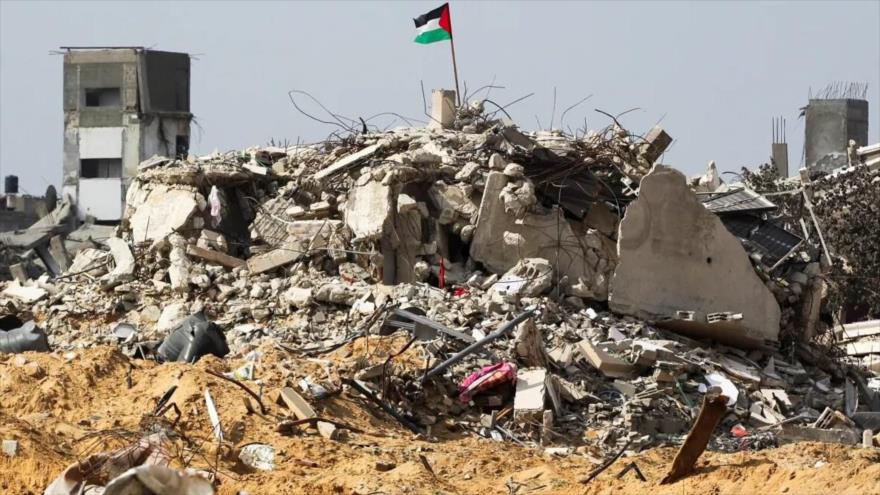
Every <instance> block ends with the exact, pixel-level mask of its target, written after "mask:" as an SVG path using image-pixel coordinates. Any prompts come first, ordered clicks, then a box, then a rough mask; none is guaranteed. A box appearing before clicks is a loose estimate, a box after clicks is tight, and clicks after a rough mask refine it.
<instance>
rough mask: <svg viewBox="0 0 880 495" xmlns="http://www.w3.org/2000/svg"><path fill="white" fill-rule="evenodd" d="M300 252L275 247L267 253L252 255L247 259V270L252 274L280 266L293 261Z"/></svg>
mask: <svg viewBox="0 0 880 495" xmlns="http://www.w3.org/2000/svg"><path fill="white" fill-rule="evenodd" d="M299 256H300V253H299V252H297V251H291V250H289V249H276V250H274V251H269V252H268V253H264V254H260V255H257V256H254V257H252V258H250V259H248V260H247V267H248V271H249V272H251V273H252V274H259V273H264V272H268V271H271V270H274V269H276V268H281V267H282V266H284V265H287V264H290V263H293V262H294V261H296V259H297V258H299Z"/></svg>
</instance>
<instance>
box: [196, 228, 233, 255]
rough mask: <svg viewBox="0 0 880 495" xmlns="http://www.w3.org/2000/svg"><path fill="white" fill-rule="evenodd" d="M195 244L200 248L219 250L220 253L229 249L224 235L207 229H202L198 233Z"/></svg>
mask: <svg viewBox="0 0 880 495" xmlns="http://www.w3.org/2000/svg"><path fill="white" fill-rule="evenodd" d="M196 246H198V247H200V248H202V249H213V250H215V251H220V252H221V253H226V252H228V251H229V244H228V243H227V242H226V236H224V235H223V234H221V233H219V232H214V231H213V230H208V229H202V232H201V233H200V234H199V240H198V241H197V242H196Z"/></svg>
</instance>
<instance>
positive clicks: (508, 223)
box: [470, 172, 614, 301]
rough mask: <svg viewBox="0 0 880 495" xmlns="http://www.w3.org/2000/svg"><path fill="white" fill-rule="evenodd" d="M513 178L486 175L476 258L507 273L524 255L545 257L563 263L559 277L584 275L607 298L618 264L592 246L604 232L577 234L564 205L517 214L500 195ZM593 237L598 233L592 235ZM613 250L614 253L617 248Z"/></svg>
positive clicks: (598, 295) (574, 279)
mask: <svg viewBox="0 0 880 495" xmlns="http://www.w3.org/2000/svg"><path fill="white" fill-rule="evenodd" d="M508 180H509V178H508V177H507V176H506V175H504V174H503V173H501V172H491V173H489V175H488V177H487V179H486V186H485V188H484V191H483V198H482V200H481V202H480V208H479V213H478V216H477V223H476V227H475V229H474V234H473V239H472V240H471V247H470V254H471V257H472V258H473V259H474V260H476V261H479V262H481V263H483V265H484V266H485V267H486V268H488V269H489V270H491V271H492V272H494V273H504V272H506V271H507V270H509V269H511V268H513V266H514V265H516V264H517V262H518V261H519V260H521V259H523V258H544V259H546V260H548V261H549V262H550V263H551V264H553V265H554V266H559V269H560V273H559V274H557V275H558V276H559V277H560V279H562V278H564V277H567V280H568V281H570V283H571V284H574V283H575V282H577V281H578V280H579V279H580V280H583V281H585V282H587V283H589V284H590V287H589V291H590V293H591V294H593V298H594V299H596V300H600V301H602V300H605V297H606V293H607V283H608V281H609V280H610V276H611V270H613V267H614V265H613V262H612V263H608V262H607V261H606V262H605V263H604V264H603V263H602V260H601V257H600V256H599V255H598V254H597V251H596V250H595V249H594V248H592V247H590V245H589V244H591V243H592V244H593V245H596V246H599V247H600V248H601V246H602V241H600V240H599V239H598V236H601V234H598V233H596V232H594V233H590V232H583V233H575V230H574V228H573V226H572V224H571V223H570V222H569V220H568V219H566V218H565V216H564V214H563V212H562V210H559V209H556V210H553V211H551V212H550V213H548V214H534V213H526V214H525V216H524V217H523V218H521V219H517V218H516V217H515V216H513V215H511V214H509V213H508V212H507V211H506V210H505V204H504V201H503V200H502V199H501V192H502V191H503V190H504V188H505V186H506V185H507V183H508ZM592 237H597V238H596V239H594V240H590V239H591V238H592ZM594 241H595V242H594ZM559 246H565V249H559ZM609 255H610V256H612V257H613V256H614V253H613V251H612V252H610V253H609ZM603 256H605V254H603ZM564 289H567V287H564Z"/></svg>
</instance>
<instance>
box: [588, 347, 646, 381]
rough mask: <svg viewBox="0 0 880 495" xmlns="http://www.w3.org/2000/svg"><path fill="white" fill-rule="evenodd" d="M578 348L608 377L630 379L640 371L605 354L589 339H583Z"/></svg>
mask: <svg viewBox="0 0 880 495" xmlns="http://www.w3.org/2000/svg"><path fill="white" fill-rule="evenodd" d="M577 348H578V350H580V352H581V355H582V356H583V357H584V359H586V360H587V361H588V362H589V363H590V364H591V365H593V367H594V368H596V369H597V370H599V371H601V372H602V374H603V375H605V376H607V377H610V378H624V377H630V376H632V375H633V373H635V372H636V371H638V369H639V368H638V366H636V365H634V364H630V363H628V362H626V361H625V360H624V359H623V358H619V357H617V356H615V355H613V354H609V353H607V352H605V351H604V350H602V349H600V348H599V347H597V346H596V345H594V344H593V343H592V342H590V341H589V340H588V339H583V340H581V341H580V342H578V343H577Z"/></svg>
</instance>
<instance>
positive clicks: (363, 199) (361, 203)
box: [345, 180, 392, 240]
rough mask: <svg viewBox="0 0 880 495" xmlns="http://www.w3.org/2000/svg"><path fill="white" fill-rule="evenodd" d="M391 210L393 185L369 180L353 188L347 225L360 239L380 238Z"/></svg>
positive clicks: (349, 201)
mask: <svg viewBox="0 0 880 495" xmlns="http://www.w3.org/2000/svg"><path fill="white" fill-rule="evenodd" d="M391 212H392V203H391V187H390V186H386V185H383V184H382V183H381V182H379V181H374V180H368V181H366V183H365V184H358V185H357V186H355V187H354V188H353V189H352V190H351V194H350V197H349V198H348V204H347V205H346V208H345V225H347V226H348V228H350V229H351V231H352V232H354V235H355V237H356V238H358V239H364V240H371V239H378V238H379V237H381V236H382V233H383V231H384V229H385V223H386V222H387V221H388V216H389V214H391Z"/></svg>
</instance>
